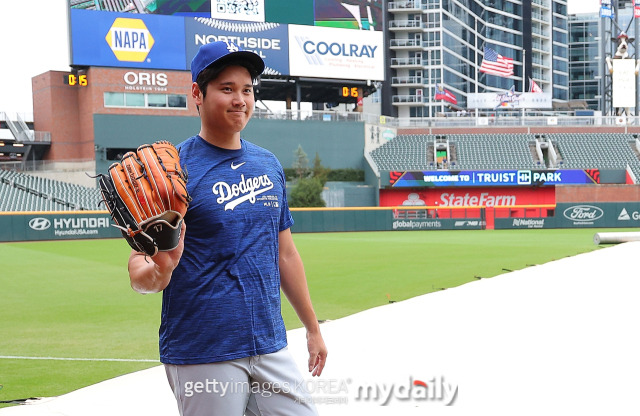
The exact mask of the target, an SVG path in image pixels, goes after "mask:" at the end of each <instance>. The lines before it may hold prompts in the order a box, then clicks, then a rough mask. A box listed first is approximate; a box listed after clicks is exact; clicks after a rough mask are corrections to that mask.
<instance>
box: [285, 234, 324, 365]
mask: <svg viewBox="0 0 640 416" xmlns="http://www.w3.org/2000/svg"><path fill="white" fill-rule="evenodd" d="M279 239H280V243H279V244H280V245H279V255H280V262H279V265H280V286H281V288H282V291H283V292H284V294H285V296H286V297H287V299H288V300H289V302H290V303H291V306H293V309H294V310H295V311H296V314H297V315H298V318H300V321H301V322H302V324H303V325H304V327H305V328H306V330H307V348H308V349H309V371H310V372H311V374H312V375H313V376H319V375H320V374H321V373H322V369H323V368H324V365H325V362H326V360H327V347H326V346H325V344H324V340H323V338H322V334H321V333H320V325H319V324H318V318H317V317H316V313H315V311H314V310H313V305H312V303H311V296H310V295H309V288H308V286H307V277H306V275H305V272H304V265H303V263H302V259H301V258H300V254H299V253H298V250H297V249H296V246H295V244H294V242H293V237H292V236H291V230H290V229H286V230H284V231H281V232H280V237H279Z"/></svg>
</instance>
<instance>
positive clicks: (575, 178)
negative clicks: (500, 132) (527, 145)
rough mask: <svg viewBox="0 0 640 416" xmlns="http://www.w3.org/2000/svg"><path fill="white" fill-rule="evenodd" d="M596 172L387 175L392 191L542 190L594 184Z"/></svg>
mask: <svg viewBox="0 0 640 416" xmlns="http://www.w3.org/2000/svg"><path fill="white" fill-rule="evenodd" d="M598 176H599V175H598V171H597V170H591V171H586V170H577V169H558V170H475V171H474V170H469V171H406V172H390V177H391V183H390V185H391V186H392V187H394V188H401V187H411V188H416V187H452V186H532V185H536V186H544V185H585V184H595V183H598V180H597V178H598Z"/></svg>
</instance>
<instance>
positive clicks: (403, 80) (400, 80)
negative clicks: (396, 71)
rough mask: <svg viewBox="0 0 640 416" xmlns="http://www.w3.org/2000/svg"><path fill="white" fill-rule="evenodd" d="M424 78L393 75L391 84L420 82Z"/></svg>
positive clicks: (423, 80)
mask: <svg viewBox="0 0 640 416" xmlns="http://www.w3.org/2000/svg"><path fill="white" fill-rule="evenodd" d="M425 81H426V80H425V79H424V78H423V77H418V76H406V77H393V78H391V84H422V83H423V82H425Z"/></svg>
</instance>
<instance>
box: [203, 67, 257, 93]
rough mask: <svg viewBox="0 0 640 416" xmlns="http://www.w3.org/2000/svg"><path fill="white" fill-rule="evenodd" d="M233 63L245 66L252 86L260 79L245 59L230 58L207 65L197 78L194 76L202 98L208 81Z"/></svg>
mask: <svg viewBox="0 0 640 416" xmlns="http://www.w3.org/2000/svg"><path fill="white" fill-rule="evenodd" d="M233 65H236V66H241V67H244V68H246V69H247V71H249V74H250V75H251V82H252V84H253V85H254V86H255V85H258V83H259V81H260V74H258V73H257V71H256V69H255V68H254V67H253V66H251V64H249V63H248V62H247V61H245V60H243V59H230V60H228V61H225V62H224V63H221V64H218V65H215V64H214V65H211V66H208V67H206V68H205V69H203V70H202V72H200V74H198V78H196V84H198V87H199V88H200V91H202V97H203V98H204V97H205V96H206V95H207V85H209V83H210V82H211V81H213V80H214V79H216V78H218V76H219V75H220V73H221V72H222V71H224V70H225V69H226V68H228V67H230V66H233Z"/></svg>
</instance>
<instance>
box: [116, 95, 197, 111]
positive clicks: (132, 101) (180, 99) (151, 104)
mask: <svg viewBox="0 0 640 416" xmlns="http://www.w3.org/2000/svg"><path fill="white" fill-rule="evenodd" d="M104 106H105V107H138V108H184V109H186V108H187V96H186V95H180V94H143V93H128V92H127V93H122V92H105V93H104Z"/></svg>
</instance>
